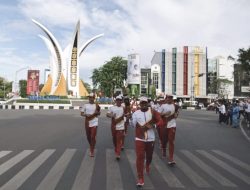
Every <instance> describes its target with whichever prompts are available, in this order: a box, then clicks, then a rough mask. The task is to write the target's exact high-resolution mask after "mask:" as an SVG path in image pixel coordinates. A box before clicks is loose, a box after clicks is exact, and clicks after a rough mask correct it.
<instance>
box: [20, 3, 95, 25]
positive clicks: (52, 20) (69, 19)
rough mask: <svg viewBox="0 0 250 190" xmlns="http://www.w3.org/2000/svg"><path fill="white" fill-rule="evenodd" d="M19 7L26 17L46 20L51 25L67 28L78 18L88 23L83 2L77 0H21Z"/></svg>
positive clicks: (85, 23) (83, 23) (83, 22)
mask: <svg viewBox="0 0 250 190" xmlns="http://www.w3.org/2000/svg"><path fill="white" fill-rule="evenodd" d="M19 8H20V9H21V11H22V12H23V14H24V15H25V16H26V17H27V18H35V19H38V20H40V21H46V23H47V24H49V25H51V26H60V27H63V28H67V27H68V25H69V26H71V25H72V24H75V22H76V20H78V19H80V20H81V23H82V25H83V26H84V25H87V24H89V22H90V21H89V19H88V16H87V14H86V13H87V11H86V7H85V4H84V3H83V2H82V1H79V0H65V1H57V0H21V1H20V3H19Z"/></svg>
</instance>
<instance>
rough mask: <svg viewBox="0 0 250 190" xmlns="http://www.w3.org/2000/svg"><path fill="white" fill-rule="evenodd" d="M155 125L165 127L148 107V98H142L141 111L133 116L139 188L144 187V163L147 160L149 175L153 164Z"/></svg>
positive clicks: (159, 117)
mask: <svg viewBox="0 0 250 190" xmlns="http://www.w3.org/2000/svg"><path fill="white" fill-rule="evenodd" d="M154 124H156V126H157V127H162V126H163V121H162V119H161V116H160V114H159V113H158V112H156V111H155V110H153V109H151V108H150V107H148V99H147V97H141V98H140V110H137V111H135V112H134V113H133V115H132V125H133V127H135V151H136V169H137V176H138V181H137V186H139V187H141V186H143V185H144V174H143V169H144V161H145V160H146V172H147V173H149V168H150V163H151V162H152V157H153V150H154V141H155V133H154V129H153V126H154ZM145 157H146V159H145Z"/></svg>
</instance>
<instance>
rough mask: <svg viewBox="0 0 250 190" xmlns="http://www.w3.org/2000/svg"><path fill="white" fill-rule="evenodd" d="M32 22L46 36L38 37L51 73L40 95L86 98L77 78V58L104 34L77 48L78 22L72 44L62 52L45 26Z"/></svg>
mask: <svg viewBox="0 0 250 190" xmlns="http://www.w3.org/2000/svg"><path fill="white" fill-rule="evenodd" d="M32 21H33V22H34V23H35V24H36V25H37V26H38V27H39V28H41V29H42V31H43V32H44V33H45V34H46V36H47V37H45V36H42V35H39V37H40V38H42V40H43V41H44V42H45V44H46V46H47V48H48V50H49V52H50V67H51V69H50V70H51V71H50V75H49V76H48V79H47V81H46V83H45V84H44V87H43V89H42V90H41V93H40V94H41V95H57V96H67V95H71V96H73V97H76V98H80V97H81V96H87V95H88V92H87V90H86V88H85V87H84V84H83V81H81V80H80V78H79V57H80V56H81V55H82V54H83V52H84V50H85V49H86V48H87V46H88V45H89V44H90V43H91V42H93V41H94V40H96V39H97V38H100V37H102V36H103V35H104V34H99V35H96V36H94V37H93V38H91V39H89V40H88V41H87V42H86V43H85V44H84V45H83V46H81V47H80V48H79V36H80V21H78V23H77V25H76V29H75V33H74V35H73V39H72V42H71V43H70V44H69V45H68V46H67V47H66V48H65V49H64V50H62V48H61V46H60V45H59V43H58V41H57V39H56V38H55V37H54V36H53V34H52V33H51V32H50V31H49V30H48V29H47V28H46V27H45V26H43V25H42V24H41V23H39V22H37V21H36V20H34V19H32Z"/></svg>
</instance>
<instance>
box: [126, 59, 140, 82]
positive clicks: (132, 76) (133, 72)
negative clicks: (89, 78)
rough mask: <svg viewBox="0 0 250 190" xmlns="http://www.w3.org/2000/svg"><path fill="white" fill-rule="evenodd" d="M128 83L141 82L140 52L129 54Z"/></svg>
mask: <svg viewBox="0 0 250 190" xmlns="http://www.w3.org/2000/svg"><path fill="white" fill-rule="evenodd" d="M127 84H141V68H140V57H139V55H138V54H130V55H128V69H127Z"/></svg>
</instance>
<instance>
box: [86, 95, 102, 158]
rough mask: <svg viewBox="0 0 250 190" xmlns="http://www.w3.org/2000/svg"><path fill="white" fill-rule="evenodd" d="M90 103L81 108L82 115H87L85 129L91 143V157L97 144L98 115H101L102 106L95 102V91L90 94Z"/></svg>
mask: <svg viewBox="0 0 250 190" xmlns="http://www.w3.org/2000/svg"><path fill="white" fill-rule="evenodd" d="M88 97H89V103H87V104H84V105H83V107H82V109H81V116H83V117H85V131H86V136H87V139H88V143H89V145H90V157H94V149H95V144H96V133H97V126H98V117H97V116H99V115H100V113H101V112H100V110H101V109H100V106H99V105H98V104H97V103H95V95H94V93H90V94H89V96H88Z"/></svg>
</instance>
